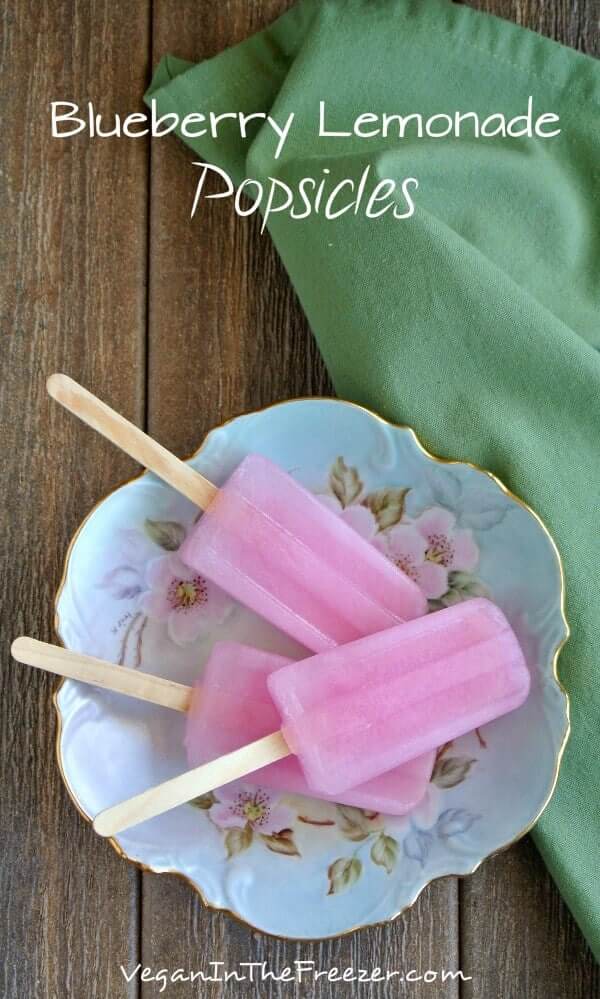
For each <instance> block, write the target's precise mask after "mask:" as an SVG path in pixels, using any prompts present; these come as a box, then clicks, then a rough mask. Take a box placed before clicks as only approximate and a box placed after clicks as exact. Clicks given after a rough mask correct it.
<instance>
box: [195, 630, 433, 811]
mask: <svg viewBox="0 0 600 999" xmlns="http://www.w3.org/2000/svg"><path fill="white" fill-rule="evenodd" d="M290 662H291V660H290V659H287V658H285V657H284V656H279V655H275V654H274V653H272V652H264V651H262V650H260V649H254V648H250V647H249V646H247V645H240V644H239V643H238V642H217V643H216V644H215V645H214V646H213V649H212V652H211V654H210V656H209V659H208V662H207V663H206V665H205V667H204V670H203V673H202V677H201V678H199V679H198V681H197V683H196V685H195V687H194V693H193V694H192V700H191V705H190V709H189V711H188V714H187V720H186V736H185V742H186V749H187V755H188V761H189V764H190V766H191V767H197V766H198V765H199V764H200V763H207V762H208V761H209V760H213V759H215V758H216V757H218V756H221V755H222V754H223V753H229V752H231V751H232V750H234V749H239V748H240V746H243V745H244V744H245V743H247V742H252V741H253V740H255V739H259V738H261V736H263V735H267V734H268V733H269V732H272V731H273V730H274V729H276V728H277V726H278V725H279V715H278V713H277V709H276V707H275V705H274V704H273V701H272V699H271V696H270V694H269V691H268V689H267V679H268V677H269V676H270V675H271V674H272V673H273V672H274V671H275V670H278V669H281V668H282V667H283V666H285V665H287V664H288V663H290ZM434 761H435V752H434V751H433V750H430V751H429V752H427V753H424V754H423V755H421V756H419V757H417V758H416V759H414V760H409V761H408V762H407V763H404V764H403V765H402V766H400V767H395V768H394V769H393V770H391V771H390V772H389V773H386V774H381V775H380V776H379V777H376V778H375V779H374V780H371V781H368V782H367V783H366V784H363V785H361V786H359V787H353V788H352V789H349V790H347V791H346V792H345V793H344V794H342V798H341V802H340V803H341V804H347V805H354V806H356V807H357V808H364V809H368V810H370V811H374V812H385V813H387V814H388V815H404V814H405V813H406V812H408V811H410V810H411V808H414V806H415V805H416V804H417V803H418V802H419V801H420V800H421V798H422V797H423V795H424V794H425V791H426V790H427V785H428V783H429V780H430V778H431V771H432V769H433V764H434ZM248 781H249V783H251V784H260V785H262V786H264V787H271V788H276V789H278V790H282V791H292V792H295V793H297V794H306V795H311V794H312V793H313V792H312V791H311V790H310V788H309V787H308V785H307V783H306V780H305V778H304V774H303V773H302V769H301V767H300V765H299V763H298V760H297V759H296V757H295V756H288V757H287V758H286V759H283V760H279V762H277V763H272V764H271V765H270V766H267V767H262V768H261V769H260V770H256V771H255V772H254V773H251V774H249V775H248ZM320 797H325V798H327V797H329V796H327V795H321V796H320ZM334 800H340V799H339V798H337V799H334Z"/></svg>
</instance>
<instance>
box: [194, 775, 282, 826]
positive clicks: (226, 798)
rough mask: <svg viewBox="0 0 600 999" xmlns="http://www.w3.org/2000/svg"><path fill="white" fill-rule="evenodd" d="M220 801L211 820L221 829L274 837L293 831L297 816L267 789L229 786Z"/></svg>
mask: <svg viewBox="0 0 600 999" xmlns="http://www.w3.org/2000/svg"><path fill="white" fill-rule="evenodd" d="M218 794H219V800H218V801H217V802H215V804H214V805H213V806H212V807H211V808H210V810H209V813H208V814H209V816H210V818H211V819H212V821H213V822H214V823H215V825H217V826H219V828H221V829H244V828H246V826H250V827H251V828H252V829H253V830H254V831H255V832H257V833H262V834H263V835H273V834H274V833H279V832H281V830H282V829H289V828H290V826H291V825H292V822H293V819H294V816H293V814H292V812H291V811H290V809H289V808H286V807H285V805H280V804H279V797H278V796H277V795H274V794H272V793H271V792H270V791H268V790H267V789H266V788H264V787H246V786H245V785H243V784H242V785H240V784H237V785H236V784H229V785H227V786H226V787H222V788H221V789H220V790H219V792H218Z"/></svg>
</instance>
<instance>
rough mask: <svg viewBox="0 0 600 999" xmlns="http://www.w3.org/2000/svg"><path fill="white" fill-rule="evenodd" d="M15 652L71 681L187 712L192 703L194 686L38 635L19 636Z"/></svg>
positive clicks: (27, 662)
mask: <svg viewBox="0 0 600 999" xmlns="http://www.w3.org/2000/svg"><path fill="white" fill-rule="evenodd" d="M11 652H12V655H13V658H14V659H16V660H17V662H20V663H25V665H27V666H34V667H35V668H36V669H42V670H45V671H46V672H48V673H56V674H58V676H66V677H68V678H69V679H71V680H83V682H84V683H91V684H92V686H94V687H103V688H105V689H106V690H114V691H116V693H118V694H126V695H127V696H129V697H136V698H137V699H138V700H140V701H149V702H150V703H151V704H160V705H161V706H162V707H165V708H172V709H173V710H174V711H187V710H188V708H189V706H190V700H191V696H192V688H191V687H186V686H185V685H184V684H182V683H175V682H174V681H173V680H166V679H165V678H164V677H162V676H152V675H151V674H150V673H140V672H139V671H138V670H132V669H127V668H125V667H123V666H115V665H114V664H113V663H108V662H105V661H104V660H103V659H96V658H95V657H94V656H84V655H82V654H81V653H80V652H72V651H71V650H70V649H63V648H61V647H59V646H57V645H49V644H48V643H46V642H38V641H37V639H35V638H25V637H23V638H15V640H14V642H13V643H12V647H11Z"/></svg>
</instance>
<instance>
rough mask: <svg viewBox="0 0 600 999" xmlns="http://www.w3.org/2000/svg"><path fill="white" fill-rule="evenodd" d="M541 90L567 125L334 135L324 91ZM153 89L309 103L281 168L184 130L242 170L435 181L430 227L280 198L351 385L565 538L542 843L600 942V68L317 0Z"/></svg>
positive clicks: (395, 3)
mask: <svg viewBox="0 0 600 999" xmlns="http://www.w3.org/2000/svg"><path fill="white" fill-rule="evenodd" d="M530 96H532V97H533V98H534V101H535V105H536V109H537V112H539V113H556V114H558V115H559V116H560V126H559V127H560V128H561V134H560V135H559V136H558V137H556V138H552V139H544V140H541V139H524V138H514V139H508V138H487V139H479V140H475V139H470V138H465V137H461V138H459V139H457V138H446V139H425V138H424V139H420V140H419V139H414V138H412V137H410V132H409V130H407V137H406V138H404V139H403V140H401V141H399V140H398V137H397V135H396V137H392V136H390V137H388V138H382V137H374V138H373V139H371V140H369V141H366V140H365V139H360V138H347V139H344V140H343V141H341V140H340V139H339V138H323V137H321V138H319V137H318V136H317V131H318V128H317V124H316V123H318V116H319V102H320V101H325V104H326V108H327V114H328V116H329V120H328V122H327V128H328V129H332V128H337V129H340V130H341V129H349V128H351V127H352V122H353V121H354V119H355V118H356V117H357V115H358V114H360V113H362V112H372V113H374V114H376V115H381V114H382V113H383V112H388V113H398V114H408V113H410V112H421V113H422V114H423V115H424V116H429V115H433V114H436V113H439V112H443V111H446V112H448V113H450V114H453V113H454V112H455V111H456V110H460V111H464V112H466V111H474V112H476V113H478V114H479V115H480V116H481V118H482V119H483V118H485V117H486V116H488V115H489V114H490V113H491V112H501V113H503V114H504V115H505V116H506V117H507V118H509V117H512V116H514V115H516V114H523V112H524V110H525V109H526V108H527V102H528V99H529V97H530ZM151 97H154V98H155V99H156V101H157V105H158V109H159V110H160V111H161V112H162V113H165V112H168V111H170V112H177V113H178V114H179V115H180V116H181V115H184V114H186V113H188V112H192V111H196V112H198V111H203V110H204V111H206V110H208V109H210V110H214V111H217V112H225V111H244V112H248V113H249V112H269V113H271V115H272V116H273V117H274V118H275V119H276V120H277V121H279V122H280V123H283V122H284V121H285V119H286V117H287V115H288V114H289V113H290V112H292V111H293V112H294V113H295V124H294V127H293V128H292V129H290V133H289V135H288V138H287V141H286V142H285V144H284V148H283V150H282V152H281V154H280V156H279V158H278V159H277V160H275V159H274V153H275V151H276V148H277V136H276V134H275V132H274V130H273V129H272V128H270V127H268V125H267V124H262V123H261V122H260V121H259V120H255V121H254V122H253V123H252V127H251V132H250V133H249V135H248V137H247V138H246V139H242V138H241V137H240V134H239V129H237V127H236V126H235V124H232V126H231V129H225V130H224V131H223V133H222V136H221V137H219V138H218V139H216V140H215V139H213V138H211V137H210V136H204V137H201V138H198V139H192V140H190V139H186V140H185V141H187V142H188V143H189V145H190V146H191V147H192V149H193V150H194V151H195V152H196V153H198V154H199V155H200V156H201V157H202V158H203V159H205V160H208V161H210V162H211V163H214V164H217V165H219V166H221V167H222V168H223V169H224V170H226V171H227V172H228V173H229V175H230V176H231V177H232V178H233V180H234V182H235V183H238V184H239V183H240V182H241V181H242V179H243V178H244V177H247V176H249V177H254V178H257V179H259V180H262V181H264V182H265V183H266V181H267V178H268V177H269V176H272V177H273V176H274V177H276V178H279V179H280V180H283V181H285V182H286V183H288V184H289V185H290V186H292V187H293V186H294V185H297V184H298V182H299V179H300V178H301V177H303V176H306V175H310V176H313V177H315V176H321V175H322V171H323V170H324V169H328V170H330V171H331V172H330V174H327V175H323V176H327V177H328V178H329V179H330V180H335V179H336V178H340V179H341V178H344V177H355V178H358V177H360V176H361V174H362V172H363V170H364V169H365V167H366V166H368V165H370V166H371V168H372V171H373V174H374V175H375V176H376V177H377V176H380V177H391V178H397V179H398V181H399V182H401V180H402V178H404V177H406V176H414V177H416V178H418V180H419V188H418V191H416V192H414V201H415V205H416V210H415V214H414V216H413V217H412V218H410V219H408V220H397V219H394V218H392V217H391V216H390V214H389V213H387V214H385V215H383V216H382V217H381V218H379V219H368V218H366V217H365V215H364V214H363V213H362V212H359V213H358V214H354V213H353V212H348V213H346V214H343V215H341V216H340V217H339V218H337V219H336V220H333V221H332V220H328V219H324V218H323V216H322V215H315V214H312V215H310V216H309V217H308V218H306V219H305V220H303V221H302V220H293V219H291V218H290V216H289V213H287V212H282V213H280V214H276V215H273V216H272V218H271V220H270V222H269V229H270V232H271V235H272V237H273V239H274V241H275V243H276V245H277V247H278V250H279V252H280V254H281V257H282V258H283V261H284V263H285V265H286V267H287V270H288V272H289V275H290V278H291V280H292V281H293V283H294V286H295V288H296V290H297V292H298V295H299V297H300V300H301V302H302V305H303V307H304V309H305V310H306V313H307V315H308V318H309V320H310V322H311V325H312V328H313V330H314V332H315V336H316V337H317V340H318V342H319V345H320V348H321V350H322V353H323V356H324V358H325V361H326V363H327V366H328V368H329V370H330V372H331V374H332V376H333V380H334V384H335V387H336V390H337V391H338V393H339V394H340V395H341V396H343V397H344V398H347V399H354V400H356V401H357V402H360V403H363V404H365V405H366V406H368V407H371V408H373V409H375V410H377V411H378V412H380V413H382V414H383V415H384V416H386V417H388V418H389V419H390V420H393V421H396V422H401V423H408V424H410V425H411V426H413V427H414V428H415V429H416V431H417V432H418V434H419V436H420V437H421V439H422V440H423V441H424V443H425V444H426V445H427V446H428V447H429V448H431V450H433V451H434V452H436V453H438V454H446V455H448V456H451V457H453V458H460V459H464V460H470V461H473V462H476V463H478V464H480V465H482V466H484V467H485V468H489V469H491V470H493V471H494V472H495V473H497V474H498V475H499V476H500V477H501V478H502V479H503V480H504V482H505V483H507V485H508V486H509V487H510V488H511V489H512V490H513V491H514V492H515V493H517V494H518V495H519V496H522V497H523V498H524V499H525V500H526V501H527V502H528V503H529V504H530V505H531V506H532V507H533V508H534V509H535V510H537V511H538V513H539V514H540V515H541V517H542V518H543V519H544V521H545V522H546V524H548V526H549V528H550V530H551V531H552V533H553V535H554V537H555V539H556V541H557V543H558V545H559V548H560V551H561V553H562V556H563V561H564V566H565V572H566V581H567V598H568V599H567V614H568V618H569V621H570V624H571V628H572V637H571V639H570V641H569V642H568V643H567V646H566V648H565V649H564V651H563V653H562V655H561V660H560V673H561V677H562V680H563V682H564V683H565V685H566V687H567V688H568V691H569V694H570V697H571V705H572V735H571V739H570V742H569V744H568V746H567V750H566V754H565V757H564V762H563V765H562V769H561V773H560V778H559V782H558V787H557V790H556V793H555V795H554V798H553V799H552V802H551V804H550V805H549V807H548V809H547V810H546V812H545V813H544V815H543V817H542V819H541V820H540V821H539V823H538V825H537V826H536V829H535V832H534V835H535V839H536V842H537V844H538V846H539V848H540V850H541V852H542V854H543V856H544V857H545V860H546V862H547V864H548V866H549V868H550V870H551V871H552V874H553V876H554V878H555V879H556V881H557V883H558V885H559V887H560V890H561V891H562V893H563V895H564V897H565V899H566V901H567V903H568V904H569V906H570V907H571V909H572V911H573V913H574V915H575V918H576V919H577V920H578V922H579V924H580V926H581V928H582V930H583V932H584V933H585V935H586V936H587V939H588V940H589V942H590V944H591V946H592V948H593V949H594V950H595V953H596V955H597V956H598V957H600V874H599V869H600V864H599V858H600V766H599V761H600V751H599V743H600V652H599V650H600V606H599V605H600V597H599V594H600V574H599V572H598V569H599V566H600V528H599V518H600V458H599V445H600V354H599V353H598V348H599V347H600V324H599V322H598V318H599V311H598V306H599V304H600V268H599V262H600V170H599V169H598V164H599V163H600V128H599V127H598V126H599V124H600V71H599V65H598V64H597V63H596V62H595V61H593V60H592V59H590V58H588V57H586V56H583V55H579V54H577V53H576V52H574V51H571V50H569V49H567V48H564V47H562V46H560V45H557V44H556V43H554V42H552V41H549V40H547V39H545V38H542V37H539V36H538V35H535V34H533V33H531V32H529V31H526V30H524V29H521V28H518V27H516V26H515V25H512V24H509V23H507V22H504V21H500V20H498V19H496V18H493V17H489V16H487V15H483V14H478V13H476V12H474V11H472V10H469V9H466V8H462V7H458V6H454V5H453V4H451V3H450V2H447V0H377V2H373V0H321V2H319V0H305V2H303V3H301V4H299V5H298V6H297V7H295V8H293V9H292V10H290V11H289V12H288V13H287V14H285V15H284V16H283V17H282V18H280V19H279V20H278V21H277V22H276V23H275V24H273V25H272V26H271V27H270V28H269V29H267V30H266V31H263V32H262V33H261V34H259V35H256V36H254V37H253V38H250V39H248V40H247V41H245V42H244V43H243V44H241V45H239V46H237V47H236V48H233V49H229V50H227V51H225V52H223V53H222V54H221V55H219V56H218V57H217V58H215V59H211V60H209V61H207V62H204V63H201V64H199V65H191V64H190V63H186V62H183V61H181V60H179V59H175V58H172V57H170V56H167V57H166V58H165V59H164V60H163V61H162V62H161V64H160V66H159V67H158V69H157V71H156V74H155V77H154V80H153V82H152V86H151V88H150V90H149V92H148V94H147V100H149V99H150V98H151ZM372 127H374V126H372ZM547 127H551V126H547ZM249 193H251V192H249Z"/></svg>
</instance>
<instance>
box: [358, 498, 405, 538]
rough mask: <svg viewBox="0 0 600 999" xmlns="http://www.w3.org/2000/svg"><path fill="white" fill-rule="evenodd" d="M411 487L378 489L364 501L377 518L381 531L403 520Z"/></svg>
mask: <svg viewBox="0 0 600 999" xmlns="http://www.w3.org/2000/svg"><path fill="white" fill-rule="evenodd" d="M409 492H410V489H408V488H407V489H395V488H390V489H378V490H377V492H374V493H369V495H368V496H365V498H364V500H363V501H362V503H363V506H366V507H368V508H369V510H370V511H371V513H372V514H373V516H374V517H375V518H376V520H377V523H378V525H379V530H380V531H386V530H387V529H388V527H393V526H394V524H398V523H399V522H400V521H401V520H402V516H403V514H404V506H405V503H406V495H407V493H409Z"/></svg>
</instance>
